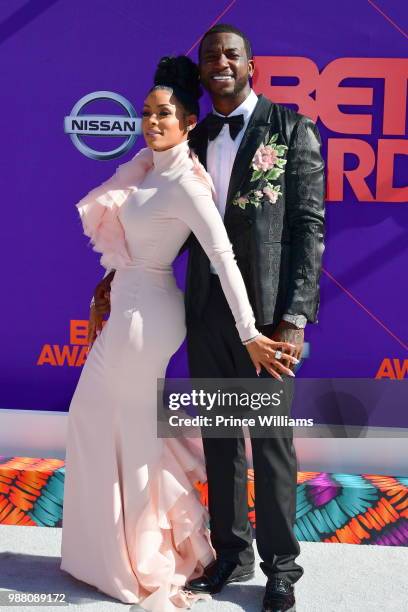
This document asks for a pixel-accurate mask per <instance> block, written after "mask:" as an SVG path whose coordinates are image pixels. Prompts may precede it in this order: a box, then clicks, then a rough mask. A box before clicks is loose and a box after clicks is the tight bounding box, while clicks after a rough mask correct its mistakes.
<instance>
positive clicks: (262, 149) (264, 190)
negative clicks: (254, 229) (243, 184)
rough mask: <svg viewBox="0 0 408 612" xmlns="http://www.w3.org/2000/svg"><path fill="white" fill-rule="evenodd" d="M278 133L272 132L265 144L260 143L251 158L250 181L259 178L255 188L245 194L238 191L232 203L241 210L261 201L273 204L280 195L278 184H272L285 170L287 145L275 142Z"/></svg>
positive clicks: (257, 204) (256, 204)
mask: <svg viewBox="0 0 408 612" xmlns="http://www.w3.org/2000/svg"><path fill="white" fill-rule="evenodd" d="M278 136H279V134H273V135H272V136H271V138H270V139H269V142H268V143H267V144H261V145H260V146H259V147H258V149H257V150H256V152H255V155H254V157H253V159H252V164H251V165H252V176H251V179H250V180H251V183H253V182H254V181H258V180H260V185H259V186H258V188H257V189H251V190H250V191H249V192H248V193H246V194H245V195H241V193H240V192H239V191H238V192H237V194H236V196H235V198H234V199H233V201H232V203H233V204H234V205H235V206H239V207H240V208H242V209H243V210H245V207H246V205H247V204H253V205H254V206H256V207H258V206H259V205H260V204H261V202H262V201H266V202H269V203H270V204H275V203H276V202H277V201H278V198H279V196H281V195H282V193H281V188H280V185H273V184H272V183H271V181H275V180H276V179H278V178H279V177H280V175H281V174H282V173H283V172H285V165H286V163H287V160H286V159H285V155H286V151H287V148H288V147H287V146H286V145H279V144H276V141H277V140H278Z"/></svg>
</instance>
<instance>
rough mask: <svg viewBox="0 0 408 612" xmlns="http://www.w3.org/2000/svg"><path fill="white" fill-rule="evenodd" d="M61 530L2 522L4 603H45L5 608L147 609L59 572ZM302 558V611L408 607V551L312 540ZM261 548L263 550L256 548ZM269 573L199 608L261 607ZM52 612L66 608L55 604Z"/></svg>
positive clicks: (0, 587) (398, 610)
mask: <svg viewBox="0 0 408 612" xmlns="http://www.w3.org/2000/svg"><path fill="white" fill-rule="evenodd" d="M60 542H61V530H60V529H50V528H41V527H13V526H10V527H9V526H5V525H0V608H1V612H3V611H4V612H5V611H7V610H10V611H14V612H17V611H19V610H21V611H22V612H24V611H27V610H30V612H31V610H33V611H34V610H40V609H44V607H43V606H41V607H40V606H31V605H27V606H22V605H21V604H19V605H17V606H8V605H5V603H6V599H5V595H6V594H5V593H3V591H6V590H12V591H20V592H37V593H39V592H43V593H44V592H45V593H65V594H66V600H67V601H68V602H69V604H70V606H69V607H70V609H71V610H75V611H76V610H81V611H84V612H85V611H86V612H93V611H95V612H104V611H105V610H115V609H116V610H131V611H132V612H136V610H142V608H140V607H139V606H136V605H133V606H130V605H126V604H122V603H120V602H117V601H115V600H113V599H111V598H110V597H108V596H105V595H103V594H102V593H100V592H98V591H97V590H95V589H94V588H92V587H89V586H87V585H86V584H85V583H83V582H80V581H78V580H75V579H74V578H71V577H70V576H69V575H67V574H66V573H64V572H62V571H61V570H60V569H59V565H60V558H59V555H60ZM300 545H301V549H302V552H301V555H300V557H299V558H298V559H299V561H300V563H301V565H302V566H303V567H304V569H305V573H304V576H303V577H302V578H301V580H300V581H299V582H298V583H297V585H296V598H297V612H368V611H370V612H373V611H377V610H381V611H382V610H384V611H387V612H388V611H390V612H391V611H392V612H407V610H408V548H395V547H383V546H356V545H351V544H309V543H305V542H301V543H300ZM255 550H256V547H255ZM264 584H265V578H264V575H263V573H262V571H261V570H260V569H259V567H258V569H257V573H256V578H255V579H254V580H252V581H251V582H247V583H245V584H244V585H238V584H237V585H230V586H228V587H226V588H225V589H224V590H223V592H222V593H221V594H219V595H217V596H215V597H214V599H213V600H212V601H211V602H210V603H207V602H198V603H197V604H196V605H195V606H194V608H193V609H194V610H195V612H227V611H228V612H229V611H236V612H238V611H241V610H244V611H246V612H259V611H260V609H261V608H260V605H261V601H262V596H263V587H264ZM45 609H46V610H47V611H49V612H51V611H52V610H64V609H66V606H55V605H49V606H47V607H46V608H45Z"/></svg>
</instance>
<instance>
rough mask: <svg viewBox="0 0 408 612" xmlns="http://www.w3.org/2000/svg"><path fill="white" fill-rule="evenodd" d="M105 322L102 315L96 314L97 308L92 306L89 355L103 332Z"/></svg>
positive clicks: (89, 325)
mask: <svg viewBox="0 0 408 612" xmlns="http://www.w3.org/2000/svg"><path fill="white" fill-rule="evenodd" d="M103 322H104V320H103V315H100V314H98V313H97V312H96V308H95V306H91V309H90V311H89V322H88V340H87V341H88V353H89V351H90V350H91V348H92V345H93V343H94V342H95V340H96V337H97V336H98V334H100V333H101V331H102V326H103Z"/></svg>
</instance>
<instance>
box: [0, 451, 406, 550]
mask: <svg viewBox="0 0 408 612" xmlns="http://www.w3.org/2000/svg"><path fill="white" fill-rule="evenodd" d="M64 476H65V467H64V461H62V460H60V459H38V458H33V457H3V456H0V524H1V525H33V526H35V525H37V526H40V527H60V526H61V525H62V505H63V498H64ZM195 486H196V489H197V491H198V493H199V495H200V499H201V502H202V503H203V504H204V505H207V501H208V500H207V494H208V492H207V483H205V482H199V481H197V482H196V483H195ZM248 517H249V520H250V522H251V525H252V527H253V529H254V534H256V517H255V483H254V471H253V470H252V469H249V470H248ZM295 533H296V537H297V538H298V540H300V541H307V542H328V543H330V542H341V543H343V544H347V543H348V544H377V545H382V546H408V477H397V476H382V475H379V474H361V475H359V474H341V473H335V474H329V473H326V472H298V486H297V507H296V525H295Z"/></svg>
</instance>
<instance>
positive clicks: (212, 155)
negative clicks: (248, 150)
mask: <svg viewBox="0 0 408 612" xmlns="http://www.w3.org/2000/svg"><path fill="white" fill-rule="evenodd" d="M257 102H258V96H257V95H256V93H255V92H254V90H253V89H251V91H250V92H249V95H248V96H247V97H246V98H245V100H244V101H243V102H242V103H241V104H240V105H239V106H237V108H236V109H234V110H233V111H232V113H230V114H229V115H221V113H218V112H217V111H216V110H215V108H214V107H213V108H212V111H213V113H214V115H220V117H225V116H227V117H232V116H233V115H244V125H243V127H242V129H241V130H240V131H239V132H238V135H237V136H236V138H235V140H233V139H232V138H231V136H230V131H229V125H228V124H225V125H224V126H223V127H222V129H221V131H220V133H219V134H218V136H217V137H216V138H214V140H209V141H208V145H207V170H208V172H209V173H210V175H211V178H212V180H213V183H214V187H215V193H216V199H215V203H216V205H217V208H218V210H219V211H220V215H221V217H222V218H224V213H225V206H226V202H227V194H228V187H229V183H230V178H231V172H232V166H233V164H234V161H235V157H236V154H237V151H238V148H239V145H240V143H241V140H242V138H243V136H244V133H245V130H246V128H247V125H248V123H249V120H250V118H251V115H252V113H253V111H254V108H255V106H256V103H257ZM210 267H211V272H213V274H216V272H215V270H214V267H213V266H212V265H211V266H210Z"/></svg>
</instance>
